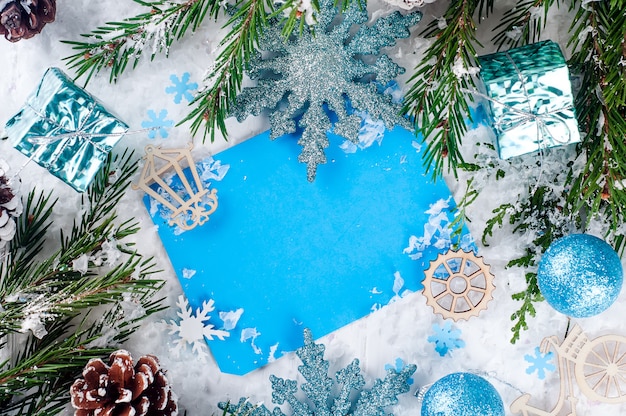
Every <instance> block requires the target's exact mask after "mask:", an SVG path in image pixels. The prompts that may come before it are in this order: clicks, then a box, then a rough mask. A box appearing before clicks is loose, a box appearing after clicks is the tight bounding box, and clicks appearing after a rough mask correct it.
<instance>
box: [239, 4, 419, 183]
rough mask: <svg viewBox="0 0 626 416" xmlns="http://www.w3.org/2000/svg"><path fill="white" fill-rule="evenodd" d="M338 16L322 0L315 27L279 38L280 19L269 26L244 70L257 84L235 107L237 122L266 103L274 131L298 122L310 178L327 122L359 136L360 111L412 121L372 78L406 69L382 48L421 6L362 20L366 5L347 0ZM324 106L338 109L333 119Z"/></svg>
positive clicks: (320, 159)
mask: <svg viewBox="0 0 626 416" xmlns="http://www.w3.org/2000/svg"><path fill="white" fill-rule="evenodd" d="M338 16H339V11H338V9H337V7H335V1H334V0H321V1H320V2H319V12H318V13H317V14H316V16H315V17H316V21H317V23H316V25H315V27H314V29H313V30H312V29H311V28H308V27H305V28H304V29H303V32H302V34H295V33H294V35H293V36H292V37H291V38H290V39H289V40H288V41H285V39H284V37H283V36H282V35H281V33H280V32H281V25H280V24H279V23H278V22H276V23H275V24H273V25H272V26H270V27H269V28H268V29H267V30H266V31H265V33H264V34H263V36H262V37H261V38H260V39H259V49H260V50H261V51H263V53H258V54H257V55H256V56H255V57H253V58H252V59H251V62H250V64H249V67H248V71H247V73H248V75H249V76H250V78H251V79H253V80H256V81H257V85H256V86H254V87H249V88H244V89H243V90H242V91H241V93H240V94H239V95H238V96H237V105H236V106H235V110H234V112H233V115H234V116H235V117H237V119H238V120H239V121H240V122H241V121H243V120H244V119H245V118H246V117H247V116H248V115H250V114H253V115H259V114H260V113H261V111H263V110H267V111H269V112H270V124H271V135H270V137H271V138H272V139H275V138H277V137H280V136H282V135H284V134H288V133H295V132H296V130H297V128H299V129H301V138H300V140H299V141H298V144H300V145H301V146H302V153H301V154H300V156H299V157H298V160H299V161H300V162H303V163H306V164H307V178H308V180H309V181H313V180H314V179H315V174H316V171H317V166H318V165H319V164H323V163H326V155H325V153H324V149H325V148H327V147H328V145H329V142H328V138H327V136H326V132H327V131H328V130H329V129H330V128H331V127H333V132H334V133H335V134H337V135H339V136H341V137H344V138H346V139H348V140H350V141H352V142H353V143H358V133H359V128H360V126H361V122H362V117H361V116H359V115H358V114H357V113H358V112H361V111H365V112H366V113H368V114H369V115H370V117H371V118H372V119H373V120H383V121H384V123H385V125H386V127H387V128H389V129H391V128H393V127H394V126H395V125H396V124H400V125H402V126H405V127H407V128H410V123H409V122H408V120H406V119H405V118H403V117H401V116H400V115H399V113H400V106H399V104H397V103H393V102H392V100H391V97H389V96H387V95H384V94H382V93H380V92H379V91H378V90H377V83H378V84H379V85H385V84H387V82H389V81H390V80H392V79H393V78H395V77H396V76H397V75H398V74H401V73H403V72H404V69H403V68H401V67H400V66H399V65H397V64H396V63H394V62H393V61H392V60H391V59H390V58H389V57H388V56H387V55H384V54H380V49H381V48H383V47H387V46H392V45H393V44H394V43H395V42H396V40H397V39H400V38H406V37H408V36H409V35H410V33H409V29H408V28H409V27H410V26H412V25H414V24H416V23H417V22H419V20H420V19H421V16H422V14H421V13H420V12H414V13H410V14H407V15H402V14H401V13H399V12H394V13H391V14H390V15H388V16H386V17H383V18H380V19H377V20H376V22H375V23H374V24H372V25H371V26H367V25H363V24H364V23H365V22H367V20H368V14H367V10H366V9H365V8H364V7H363V6H362V5H360V3H359V2H352V3H351V4H350V7H349V8H348V9H347V10H346V11H345V12H344V13H343V14H341V15H340V16H339V18H338ZM337 20H339V23H337ZM354 25H361V26H360V27H359V29H358V30H357V31H356V32H354V31H351V29H352V27H353V26H354ZM296 30H299V28H298V29H296ZM327 110H330V111H331V112H332V113H333V114H334V116H335V117H336V120H337V121H336V122H335V123H334V126H333V123H332V122H331V118H330V117H329V111H327ZM354 110H356V111H354Z"/></svg>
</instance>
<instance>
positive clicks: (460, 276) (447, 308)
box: [422, 250, 495, 321]
mask: <svg viewBox="0 0 626 416" xmlns="http://www.w3.org/2000/svg"><path fill="white" fill-rule="evenodd" d="M425 275H426V277H425V278H424V281H423V284H424V289H423V290H422V293H423V294H424V296H425V297H426V304H427V305H430V306H432V308H433V310H434V311H435V313H438V314H440V315H441V316H443V317H444V318H452V319H453V320H454V321H457V320H459V319H465V320H467V319H469V318H471V317H472V316H476V315H478V314H479V313H480V311H482V310H483V309H486V308H487V302H489V301H490V300H491V299H493V296H492V295H491V292H493V289H495V286H494V284H493V279H494V275H493V274H491V272H490V267H489V265H486V264H485V263H484V262H483V260H482V257H477V256H476V255H474V253H473V252H469V253H466V252H464V251H462V250H458V251H454V250H449V251H448V252H447V253H445V254H440V255H439V256H438V257H437V258H436V259H435V260H434V261H432V262H431V263H430V267H429V268H428V270H426V272H425Z"/></svg>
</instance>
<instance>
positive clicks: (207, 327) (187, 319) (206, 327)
mask: <svg viewBox="0 0 626 416" xmlns="http://www.w3.org/2000/svg"><path fill="white" fill-rule="evenodd" d="M214 305H215V302H214V301H213V299H209V300H208V301H205V302H202V308H197V309H196V312H195V314H194V313H193V310H192V308H190V307H189V302H188V301H187V299H185V297H184V296H182V295H181V296H179V297H178V302H176V306H178V308H179V309H180V312H177V313H176V314H177V315H178V316H179V317H180V321H179V322H176V321H170V323H169V324H167V327H168V328H169V330H170V335H175V334H176V335H178V337H179V338H177V339H176V340H175V341H174V348H172V352H173V353H175V354H180V351H181V350H182V348H183V347H184V346H186V345H191V347H192V351H193V352H194V353H195V354H197V355H198V357H199V358H200V360H202V362H205V361H206V358H207V357H208V353H207V346H206V343H205V341H204V338H206V339H208V340H210V341H211V340H213V339H214V337H216V338H218V339H219V340H221V341H224V338H225V337H228V336H230V333H229V332H228V331H223V330H219V329H215V326H214V325H212V324H206V322H207V321H209V319H211V317H210V316H209V313H211V312H213V311H214V310H215V306H214Z"/></svg>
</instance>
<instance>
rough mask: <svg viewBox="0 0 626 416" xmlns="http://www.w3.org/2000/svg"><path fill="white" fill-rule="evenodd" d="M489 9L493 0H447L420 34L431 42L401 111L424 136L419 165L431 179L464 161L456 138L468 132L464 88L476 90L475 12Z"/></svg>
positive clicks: (466, 97) (471, 99)
mask: <svg viewBox="0 0 626 416" xmlns="http://www.w3.org/2000/svg"><path fill="white" fill-rule="evenodd" d="M492 9H493V0H452V1H451V2H450V4H449V6H448V8H447V10H446V11H445V13H444V15H443V16H442V17H441V18H440V19H436V20H433V21H431V22H430V23H429V25H428V26H427V27H426V29H425V30H424V31H423V32H422V33H421V35H423V36H426V37H427V38H434V41H433V43H432V44H431V45H430V47H429V48H428V49H427V50H426V52H425V54H424V56H423V57H422V59H421V61H420V63H419V64H418V65H417V67H416V68H415V69H414V71H415V72H414V74H413V75H412V76H411V78H410V80H409V83H410V84H411V85H410V88H409V90H408V91H407V93H406V97H405V101H404V107H403V109H402V111H403V113H405V114H407V115H408V116H410V117H412V118H413V120H414V122H415V127H416V130H417V131H418V132H420V133H421V134H422V135H423V136H424V137H425V138H428V142H427V148H426V155H425V160H424V166H425V167H426V170H427V171H431V172H432V174H433V177H435V178H436V177H438V176H439V175H441V173H442V172H444V170H446V169H445V168H446V167H447V170H448V171H452V172H454V174H455V175H456V169H457V167H458V165H460V164H462V163H463V156H462V155H461V151H460V145H461V138H462V137H463V136H464V135H465V133H466V132H467V130H468V128H467V126H466V125H465V118H466V117H467V115H468V114H469V106H468V100H470V101H473V98H472V97H471V95H469V94H468V93H466V92H464V91H466V90H469V89H475V88H476V85H475V84H476V83H475V80H474V79H473V78H472V77H471V75H472V74H475V73H476V72H477V71H478V68H476V67H474V66H473V65H474V63H475V60H476V56H477V54H476V46H477V45H480V43H479V42H478V40H477V39H476V21H475V20H474V15H475V14H478V19H480V17H481V16H482V15H483V13H484V14H488V13H489V11H491V10H492ZM444 165H446V166H445V167H444Z"/></svg>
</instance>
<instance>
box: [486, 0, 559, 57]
mask: <svg viewBox="0 0 626 416" xmlns="http://www.w3.org/2000/svg"><path fill="white" fill-rule="evenodd" d="M559 3H560V0H520V1H518V3H517V5H516V6H515V7H512V8H510V9H508V10H507V11H506V12H504V16H503V17H502V20H501V22H500V23H499V24H498V26H496V27H495V29H494V30H496V31H497V32H498V33H497V34H496V35H495V36H494V37H493V39H492V40H493V41H494V43H495V44H496V45H498V47H499V48H502V47H503V46H505V45H506V46H508V47H516V46H520V45H527V44H529V43H532V42H536V41H537V40H538V39H539V38H540V37H541V31H542V30H543V29H544V28H545V26H546V24H547V23H548V12H549V11H550V8H551V7H552V6H553V5H554V4H556V5H557V6H559Z"/></svg>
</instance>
